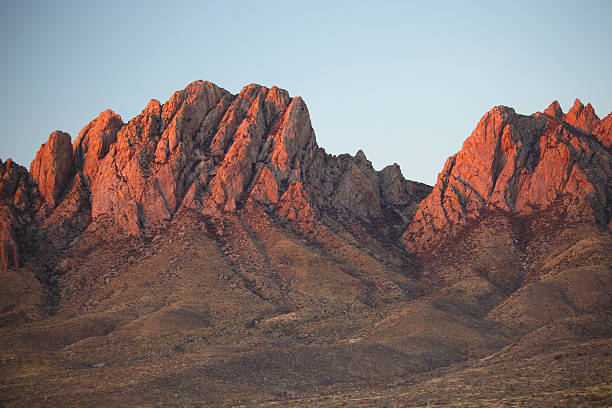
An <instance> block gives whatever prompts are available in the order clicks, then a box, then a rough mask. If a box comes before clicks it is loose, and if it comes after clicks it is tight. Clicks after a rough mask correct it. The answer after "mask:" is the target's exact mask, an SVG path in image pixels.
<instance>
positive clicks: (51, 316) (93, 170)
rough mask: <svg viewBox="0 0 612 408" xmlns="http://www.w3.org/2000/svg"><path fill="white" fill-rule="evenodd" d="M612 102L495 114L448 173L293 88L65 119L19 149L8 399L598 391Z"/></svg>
mask: <svg viewBox="0 0 612 408" xmlns="http://www.w3.org/2000/svg"><path fill="white" fill-rule="evenodd" d="M610 117H611V116H610V115H609V116H608V117H606V118H605V119H603V120H599V118H598V117H597V116H596V115H595V111H594V110H593V108H592V107H591V106H590V105H587V106H586V107H585V106H583V105H582V103H580V102H579V101H576V103H575V104H574V107H573V108H572V110H570V112H568V113H567V115H566V114H564V113H563V112H562V111H561V109H560V107H559V106H558V104H557V103H553V104H551V106H550V107H549V108H548V109H546V110H545V111H544V112H543V113H537V114H535V115H532V116H523V115H518V114H516V113H515V112H514V111H513V110H512V109H511V108H506V107H497V108H494V109H492V110H491V111H490V112H489V113H487V114H486V115H485V116H484V117H483V119H482V120H481V121H480V123H479V125H478V127H477V128H476V130H475V131H474V132H473V134H472V136H470V138H468V139H467V140H466V142H465V143H464V146H463V148H462V150H461V151H460V152H458V153H457V154H456V155H454V156H453V157H451V158H450V159H449V160H448V162H447V164H446V166H445V169H444V170H443V172H442V173H440V176H439V178H438V182H437V184H436V186H435V187H434V188H433V189H432V188H431V187H429V186H426V185H423V184H420V183H416V182H411V181H407V180H405V179H404V177H403V176H402V174H401V171H400V169H399V167H398V166H397V165H391V166H388V167H386V168H384V169H383V170H381V171H376V170H374V169H373V168H372V165H371V163H370V162H369V161H368V160H367V158H366V156H365V154H364V153H363V152H362V151H359V152H357V154H356V155H355V156H350V155H340V156H332V155H328V154H326V153H325V151H324V150H323V149H322V148H320V147H318V145H317V143H316V140H315V135H314V132H313V130H312V127H311V125H310V119H309V115H308V110H307V108H306V105H305V103H304V101H303V100H302V99H301V98H299V97H294V98H292V97H290V96H289V94H288V92H287V91H284V90H281V89H278V88H276V87H272V88H270V89H268V88H266V87H262V86H259V85H249V86H247V87H245V88H244V89H243V90H242V91H241V92H240V93H239V94H238V95H232V94H230V93H228V92H227V91H225V90H223V89H222V88H219V87H217V86H216V85H214V84H211V83H208V82H202V81H196V82H194V83H192V84H189V85H188V86H187V87H186V88H185V89H184V90H182V91H178V92H176V93H175V94H174V95H173V96H172V97H171V98H170V99H169V100H168V101H167V102H166V103H164V104H161V103H159V102H157V101H151V102H149V104H148V105H147V107H146V108H145V109H144V110H143V112H142V113H141V114H140V115H138V116H137V117H135V118H134V119H132V120H130V121H129V122H128V123H124V122H123V120H122V119H121V118H120V117H119V116H118V115H116V114H115V113H113V112H112V111H105V112H103V113H101V114H100V116H99V117H98V118H96V119H94V120H93V121H92V122H90V123H89V124H88V125H87V126H86V127H85V128H84V129H83V130H82V131H81V132H80V134H79V136H78V137H77V138H76V139H75V140H74V141H73V142H72V143H71V140H70V136H69V135H67V134H65V133H62V132H59V131H57V132H54V133H52V134H51V136H50V138H49V141H48V142H47V143H45V144H44V145H43V146H41V149H40V151H39V152H38V154H37V156H36V158H35V160H34V161H33V163H32V165H31V168H30V171H29V172H28V171H27V170H26V169H25V168H23V167H21V166H19V165H17V164H15V163H13V162H12V161H10V160H7V161H6V162H2V163H1V166H2V167H1V168H0V170H2V177H1V178H0V180H1V181H0V204H1V208H0V209H1V210H2V214H3V216H2V218H1V220H2V224H0V227H1V229H0V239H1V240H2V241H1V243H2V246H1V247H0V249H1V250H2V251H1V252H0V255H1V259H2V270H1V271H0V278H1V279H0V285H1V290H2V293H3V297H2V304H1V309H0V321H1V322H2V323H1V325H2V327H0V350H1V352H2V358H1V360H0V364H2V370H0V371H1V372H2V374H1V375H0V401H2V403H3V404H5V405H8V406H49V405H58V406H81V405H83V404H85V405H87V406H156V405H160V404H161V405H164V406H202V405H205V406H235V405H240V404H242V405H247V406H253V405H257V404H262V405H267V404H273V401H275V402H274V403H282V404H284V405H289V404H294V406H315V405H316V406H320V405H329V406H333V405H335V404H336V405H341V404H345V405H346V404H349V405H354V406H359V404H362V405H363V406H385V405H388V404H400V405H425V404H427V403H428V401H430V402H434V403H438V404H457V405H460V404H468V405H470V404H471V405H474V404H478V403H481V404H486V405H494V404H495V403H496V402H495V401H497V400H498V399H500V400H502V398H504V399H503V400H502V402H501V404H505V403H509V401H510V400H509V398H510V399H512V402H513V403H520V402H523V403H527V404H531V405H534V404H535V405H538V404H539V405H551V404H553V403H557V402H559V401H561V402H562V401H566V402H567V401H569V402H571V403H573V402H583V403H590V402H589V401H591V402H592V403H593V404H592V405H597V403H598V401H599V402H601V401H605V400H606V399H609V398H611V396H612V393H611V390H610V387H609V381H610V378H611V373H610V370H609V368H607V367H610V366H612V365H611V364H610V363H612V361H610V360H611V359H610V355H609V353H608V352H607V350H608V349H609V348H610V344H611V343H610V337H611V335H612V327H611V326H610V324H609V322H610V321H612V320H611V319H610V317H611V316H610V309H611V303H612V299H611V298H610V293H612V281H611V279H610V276H611V275H610V270H611V269H612V257H611V256H610V250H609V249H610V248H611V247H612V235H611V233H610V229H609V225H610V215H611V213H612V211H611V207H610V205H611V204H610V203H611V202H612V193H611V189H610V185H612V183H610V181H611V180H610V179H611V177H612V171H611V170H612V169H611V168H610V166H611V163H612V161H611V159H612V157H611V155H612V154H611V151H610V145H609V143H608V141H609V140H610V132H609V131H610V126H608V125H609V120H608V119H609V118H610ZM557 356H560V357H559V358H558V357H557ZM551 364H552V365H553V366H554V367H555V369H554V370H552V371H551V370H550V366H551ZM517 370H521V373H520V375H519V374H517ZM564 370H571V374H572V379H571V381H572V382H571V384H570V383H569V382H568V381H569V380H568V376H567V371H564ZM493 376H496V377H497V378H498V380H499V379H500V378H501V379H503V381H505V382H506V383H507V384H508V387H505V388H503V389H498V388H496V387H495V385H494V384H495V383H496V381H497V380H493V379H492V378H493ZM435 384H441V386H440V387H439V388H437V387H436V386H435ZM534 384H537V385H534ZM510 387H512V388H510ZM560 387H561V388H562V389H563V390H568V392H570V391H571V395H570V394H567V393H566V392H562V390H560V389H559V388H560ZM381 389H382V390H384V391H380V390H381ZM453 389H454V390H456V391H454V392H450V391H449V390H453ZM423 390H427V394H426V393H425V392H424V391H423ZM534 390H538V392H537V393H535V392H534ZM504 401H505V402H504Z"/></svg>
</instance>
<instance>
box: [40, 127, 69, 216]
mask: <svg viewBox="0 0 612 408" xmlns="http://www.w3.org/2000/svg"><path fill="white" fill-rule="evenodd" d="M30 173H31V174H32V177H34V179H35V180H36V181H37V182H38V187H39V190H40V192H41V194H42V196H43V197H44V198H45V200H46V201H47V203H49V205H50V206H51V207H55V206H56V205H57V202H58V201H57V200H58V198H59V196H60V195H61V193H62V192H63V190H64V188H65V187H66V184H67V183H68V181H69V180H70V178H71V176H72V174H73V156H72V143H71V142H70V135H69V134H68V133H64V132H61V131H59V130H56V131H55V132H53V133H51V135H50V136H49V140H48V141H47V142H46V143H44V144H43V145H42V146H41V147H40V149H39V150H38V153H37V154H36V157H35V158H34V160H33V161H32V164H31V165H30Z"/></svg>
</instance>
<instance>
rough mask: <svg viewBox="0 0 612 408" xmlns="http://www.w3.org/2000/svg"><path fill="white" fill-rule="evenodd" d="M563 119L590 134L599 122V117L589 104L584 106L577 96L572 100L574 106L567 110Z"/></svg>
mask: <svg viewBox="0 0 612 408" xmlns="http://www.w3.org/2000/svg"><path fill="white" fill-rule="evenodd" d="M565 121H566V122H567V123H569V124H570V125H572V126H574V127H575V128H577V129H580V130H582V131H584V132H586V133H588V134H592V133H593V130H595V128H596V127H597V125H598V124H599V118H598V117H597V115H596V114H595V110H594V109H593V107H592V106H591V104H590V103H589V104H587V106H584V105H583V104H582V102H580V99H578V98H576V100H574V106H572V108H571V109H570V110H569V111H568V112H567V115H566V117H565Z"/></svg>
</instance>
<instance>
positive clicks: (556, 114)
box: [544, 100, 565, 120]
mask: <svg viewBox="0 0 612 408" xmlns="http://www.w3.org/2000/svg"><path fill="white" fill-rule="evenodd" d="M544 114H546V115H548V116H552V117H553V118H557V119H561V120H563V119H564V118H565V114H564V113H563V110H562V109H561V106H560V105H559V102H558V101H557V100H554V101H553V102H552V103H551V104H550V105H549V106H548V108H546V109H545V110H544Z"/></svg>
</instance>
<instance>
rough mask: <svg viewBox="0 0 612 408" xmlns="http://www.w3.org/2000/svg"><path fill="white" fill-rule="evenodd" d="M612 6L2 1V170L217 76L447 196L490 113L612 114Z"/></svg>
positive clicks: (336, 145) (324, 141)
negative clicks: (252, 88) (292, 108)
mask: <svg viewBox="0 0 612 408" xmlns="http://www.w3.org/2000/svg"><path fill="white" fill-rule="evenodd" d="M611 21H612V1H605V0H604V1H581V2H577V1H571V2H569V1H535V2H534V1H511V2H492V1H490V0H489V1H482V2H480V1H469V2H467V1H465V2H458V1H418V2H412V1H359V2H356V1H331V0H328V1H321V2H319V1H307V2H304V1H302V2H290V1H265V0H259V1H240V0H233V1H231V2H225V1H218V0H216V1H210V2H208V1H167V0H164V1H152V0H148V1H82V0H79V1H62V0H58V1H28V0H23V1H7V0H0V55H1V59H0V159H2V160H6V158H8V157H10V158H12V159H13V160H15V161H16V162H18V163H20V164H22V165H24V166H26V167H29V165H30V162H31V161H32V159H33V158H34V155H35V154H36V151H37V150H38V148H39V147H40V145H41V144H42V143H44V142H45V141H46V140H47V138H48V135H49V134H50V133H51V132H52V131H54V130H56V129H59V130H64V131H67V132H68V133H70V134H71V136H72V137H73V139H74V138H75V137H76V136H77V135H78V132H79V131H80V130H81V129H82V128H83V127H84V126H85V125H86V124H87V123H89V121H91V120H92V119H94V118H95V117H96V116H97V115H98V114H99V113H100V112H102V111H103V110H106V109H109V108H110V109H112V110H114V111H115V112H117V113H118V114H120V115H121V117H122V118H123V120H124V121H125V122H127V121H128V120H129V119H131V118H133V117H134V116H136V115H137V114H139V113H140V111H141V110H142V109H144V107H145V106H146V104H147V102H148V101H149V100H150V99H152V98H155V99H158V100H160V101H162V102H164V101H166V100H167V99H168V98H169V97H170V95H172V93H173V92H174V91H176V90H179V89H183V88H184V87H185V86H186V85H187V84H188V83H190V82H192V81H194V80H198V79H202V80H208V81H211V82H213V83H215V84H217V85H219V86H220V87H222V88H225V89H227V90H228V91H230V92H232V93H238V92H239V91H240V89H241V88H242V87H243V86H245V85H248V84H250V83H258V84H261V85H265V86H268V87H270V86H273V85H276V86H278V87H281V88H284V89H287V90H288V91H289V93H290V95H291V96H297V95H300V96H302V98H303V99H304V100H305V102H306V104H307V106H308V109H309V111H310V116H311V121H312V126H313V128H314V130H315V133H316V135H317V141H318V144H319V146H321V147H323V148H325V149H326V151H327V152H328V153H332V154H341V153H350V154H355V153H356V152H357V150H359V149H362V150H363V151H364V152H365V154H366V156H367V157H368V159H369V160H371V161H372V163H373V165H374V167H375V168H376V169H381V168H383V167H385V166H386V165H388V164H392V163H394V162H395V163H398V164H399V165H400V166H401V169H402V172H403V174H404V176H405V177H406V178H408V179H411V180H416V181H421V182H425V183H428V184H434V183H435V180H436V178H437V174H438V173H439V172H440V171H441V169H442V167H443V165H444V162H445V160H446V158H447V157H448V156H450V155H452V154H454V153H455V152H456V151H458V150H459V149H460V148H461V145H462V143H463V141H464V140H465V139H466V138H467V137H468V136H469V135H470V133H471V131H472V130H473V129H474V127H475V126H476V124H477V123H478V121H479V119H480V118H481V117H482V115H483V114H484V113H485V112H487V111H488V110H489V109H491V108H492V107H494V106H497V105H507V106H512V107H514V108H515V110H516V111H517V112H519V113H524V114H531V113H534V112H536V111H541V110H544V109H545V108H546V107H547V106H548V105H549V104H550V102H552V101H553V100H555V99H556V100H558V101H559V102H560V104H561V107H562V108H563V110H564V111H566V112H567V110H568V109H569V108H570V107H571V106H572V104H573V101H574V99H575V98H580V99H581V100H582V101H583V102H584V103H585V104H586V103H587V102H590V103H591V104H592V105H593V107H594V108H595V111H596V112H597V114H598V115H599V116H600V117H602V118H603V117H604V116H606V115H607V114H608V113H610V112H611V111H612V75H611V73H612V51H611V50H612V23H610V22H611Z"/></svg>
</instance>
